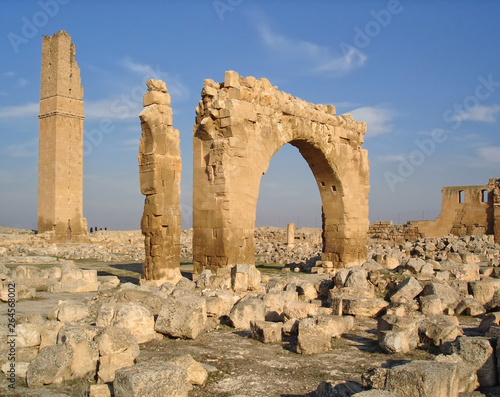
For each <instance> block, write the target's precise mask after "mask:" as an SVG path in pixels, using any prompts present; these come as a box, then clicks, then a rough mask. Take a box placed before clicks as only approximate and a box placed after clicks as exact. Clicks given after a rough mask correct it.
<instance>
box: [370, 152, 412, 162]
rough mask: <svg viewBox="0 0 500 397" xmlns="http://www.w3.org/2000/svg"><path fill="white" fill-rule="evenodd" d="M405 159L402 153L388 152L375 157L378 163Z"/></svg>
mask: <svg viewBox="0 0 500 397" xmlns="http://www.w3.org/2000/svg"><path fill="white" fill-rule="evenodd" d="M404 159H405V156H403V155H402V154H387V155H381V156H377V157H375V161H376V162H377V163H395V162H399V161H402V160H404Z"/></svg>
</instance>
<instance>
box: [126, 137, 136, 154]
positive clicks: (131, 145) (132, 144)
mask: <svg viewBox="0 0 500 397" xmlns="http://www.w3.org/2000/svg"><path fill="white" fill-rule="evenodd" d="M122 150H123V151H125V152H128V151H138V150H139V138H132V139H126V140H124V141H122Z"/></svg>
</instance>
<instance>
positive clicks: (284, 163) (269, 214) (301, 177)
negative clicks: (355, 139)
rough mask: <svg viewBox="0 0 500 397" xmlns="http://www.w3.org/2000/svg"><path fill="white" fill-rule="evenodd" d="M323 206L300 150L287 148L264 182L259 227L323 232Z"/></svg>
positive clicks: (264, 177) (275, 156)
mask: <svg viewBox="0 0 500 397" xmlns="http://www.w3.org/2000/svg"><path fill="white" fill-rule="evenodd" d="M321 205H322V204H321V196H320V193H319V190H318V188H317V184H316V182H315V179H314V175H313V174H312V172H311V168H310V167H309V165H308V164H307V162H306V161H304V158H303V157H302V155H301V154H300V152H299V150H298V149H297V148H296V147H294V146H292V145H291V144H287V145H284V146H283V147H282V148H281V149H280V150H279V151H278V152H277V153H276V154H275V155H274V156H273V157H272V159H271V161H270V163H269V167H268V169H267V172H266V173H265V174H264V175H263V176H262V178H261V181H260V188H259V197H258V200H257V211H256V218H255V227H261V226H271V227H280V228H285V227H286V226H287V224H288V223H294V224H295V227H309V228H321V226H322V223H321Z"/></svg>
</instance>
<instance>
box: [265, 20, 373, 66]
mask: <svg viewBox="0 0 500 397" xmlns="http://www.w3.org/2000/svg"><path fill="white" fill-rule="evenodd" d="M257 29H258V31H259V35H260V37H261V39H262V41H263V42H264V44H265V45H266V46H267V47H268V48H269V49H270V50H272V51H273V52H274V53H276V54H279V55H281V56H282V57H283V58H285V59H286V60H287V61H302V62H305V63H307V64H308V65H309V72H313V73H322V74H325V73H326V74H332V73H333V74H338V73H342V72H348V71H350V70H353V69H357V68H359V67H361V66H363V65H364V63H365V62H366V55H364V54H363V53H362V52H361V51H359V50H357V49H349V50H348V51H346V52H345V53H344V54H340V53H338V54H334V53H333V52H332V50H331V49H330V48H328V47H324V46H321V45H319V44H315V43H311V42H309V41H305V40H296V39H291V38H288V37H286V36H284V35H280V34H278V33H276V32H273V31H272V30H271V28H269V27H268V26H266V25H264V24H260V25H259V26H258V27H257Z"/></svg>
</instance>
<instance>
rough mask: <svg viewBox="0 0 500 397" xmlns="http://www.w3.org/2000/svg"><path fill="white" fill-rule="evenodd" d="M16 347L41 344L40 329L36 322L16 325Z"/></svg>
mask: <svg viewBox="0 0 500 397" xmlns="http://www.w3.org/2000/svg"><path fill="white" fill-rule="evenodd" d="M16 333H17V338H16V347H19V348H22V347H32V346H38V345H40V329H39V327H38V326H37V325H35V324H18V325H17V326H16Z"/></svg>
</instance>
